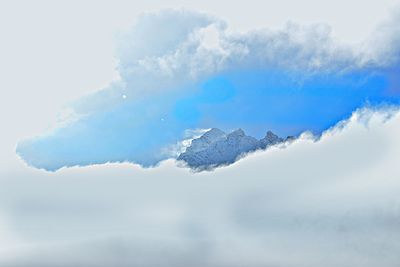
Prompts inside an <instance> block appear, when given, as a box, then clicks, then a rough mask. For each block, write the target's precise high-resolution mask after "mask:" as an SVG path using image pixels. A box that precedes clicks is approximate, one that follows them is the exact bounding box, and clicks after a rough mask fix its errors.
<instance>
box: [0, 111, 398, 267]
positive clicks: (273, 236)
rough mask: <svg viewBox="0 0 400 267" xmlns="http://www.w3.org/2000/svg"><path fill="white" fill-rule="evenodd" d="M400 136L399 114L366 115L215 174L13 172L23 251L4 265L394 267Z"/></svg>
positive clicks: (169, 167)
mask: <svg viewBox="0 0 400 267" xmlns="http://www.w3.org/2000/svg"><path fill="white" fill-rule="evenodd" d="M399 131H400V113H398V111H397V110H395V109H386V110H383V111H382V110H381V111H371V110H361V111H359V112H357V113H356V114H354V116H352V118H351V119H350V120H349V121H348V122H347V123H343V124H341V125H340V127H339V128H335V129H332V130H330V131H329V132H327V133H326V134H324V135H323V136H322V138H321V139H320V140H319V141H318V142H315V141H314V140H313V139H312V138H310V137H309V136H307V135H305V136H304V137H303V138H301V139H300V140H298V141H296V142H294V143H293V144H291V145H289V146H288V147H287V148H286V149H279V148H273V149H270V150H268V151H265V152H259V153H255V154H252V155H249V156H248V157H246V158H245V159H243V160H241V161H239V162H237V163H235V164H233V165H232V166H229V167H226V168H220V169H217V170H215V171H214V172H203V173H196V174H195V173H192V172H190V171H189V170H187V169H183V168H178V167H176V166H175V163H174V162H173V161H166V162H164V163H162V164H161V166H160V167H158V168H153V169H141V168H140V167H137V166H134V165H130V164H109V165H101V166H91V167H85V168H69V169H62V170H61V171H59V172H57V173H51V174H50V173H45V172H42V171H38V170H34V169H28V168H21V169H20V170H14V171H12V172H9V173H8V175H6V176H3V177H2V178H1V180H0V184H1V186H0V188H1V189H0V203H1V205H0V209H1V210H2V211H3V215H4V216H6V217H5V218H7V221H8V222H10V224H11V225H12V226H13V227H12V229H11V230H12V231H13V232H14V233H15V234H16V235H17V236H18V237H19V242H20V243H19V244H20V247H19V249H18V246H17V247H15V246H14V249H13V250H12V252H13V254H11V255H15V257H13V258H12V259H10V258H8V259H7V260H6V259H3V258H2V259H1V260H2V261H3V262H2V266H7V267H9V266H10V267H11V266H22V265H29V266H54V265H56V266H66V267H67V266H68V267H69V266H75V267H76V266H88V265H89V266H115V265H118V266H188V265H190V266H203V267H204V266H243V265H245V266H276V265H278V266H316V267H319V266H327V267H329V266H335V267H339V266H366V267H368V266H385V267H386V266H387V267H389V266H397V264H398V262H399V256H398V255H399V252H400V246H399V244H398V239H399V237H400V230H399V228H398V221H399V219H400V197H399V194H398V191H399V188H400V181H399V177H400V168H399V167H398V155H399V154H400V140H399V139H398V137H397V133H398V132H399ZM0 262H1V261H0Z"/></svg>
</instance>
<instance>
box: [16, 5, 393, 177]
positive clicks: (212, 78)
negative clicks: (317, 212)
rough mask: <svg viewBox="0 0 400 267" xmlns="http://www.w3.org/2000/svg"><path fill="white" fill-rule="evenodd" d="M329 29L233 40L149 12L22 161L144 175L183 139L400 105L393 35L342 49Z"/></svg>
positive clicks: (193, 15) (276, 128)
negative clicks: (119, 167) (101, 76)
mask: <svg viewBox="0 0 400 267" xmlns="http://www.w3.org/2000/svg"><path fill="white" fill-rule="evenodd" d="M397 21H398V19H397V16H395V15H393V18H392V21H390V19H389V20H388V22H387V23H388V24H389V25H391V24H390V23H392V24H393V27H394V28H395V27H396V25H397V24H396V22H397ZM382 23H383V22H382ZM380 27H381V28H383V26H380ZM333 29H334V28H332V26H330V25H329V24H326V23H325V24H324V23H323V22H319V23H317V22H315V23H313V24H310V25H301V24H298V23H296V22H291V21H288V22H287V23H286V24H285V25H283V28H282V29H277V30H274V29H270V28H263V29H253V30H247V31H243V30H242V31H239V30H236V31H235V30H234V29H232V27H231V26H229V22H227V21H225V20H223V19H220V18H218V17H216V16H215V15H209V14H207V13H204V12H203V13H201V12H200V11H191V10H185V9H180V10H172V9H169V10H161V11H158V12H152V13H147V14H142V15H140V16H139V17H138V18H137V20H136V21H135V22H134V24H133V26H132V27H131V28H130V29H127V30H126V31H125V32H121V33H120V34H119V35H118V37H117V39H118V42H117V45H116V48H115V51H116V52H115V55H116V61H117V63H116V68H115V71H116V72H117V73H118V78H116V79H114V80H112V81H111V82H110V83H109V85H106V86H105V87H104V88H99V90H98V91H97V92H93V93H89V94H87V95H86V96H84V97H82V98H80V99H77V100H75V101H72V103H70V104H69V105H68V106H67V108H68V109H67V111H66V117H67V118H66V121H65V122H64V125H61V126H57V125H56V126H55V127H54V128H53V129H52V130H50V131H47V132H43V133H41V134H40V135H39V136H36V137H35V136H32V137H30V138H25V139H23V140H21V141H20V142H19V143H18V146H17V153H18V155H19V156H20V157H21V158H23V159H24V160H25V161H26V162H27V163H28V164H29V165H31V166H34V167H37V168H43V169H46V170H50V171H54V170H57V169H60V168H62V167H68V166H85V165H90V164H101V163H106V162H126V161H127V162H132V163H138V164H140V165H142V166H145V167H148V166H154V165H156V164H158V163H159V162H160V161H162V160H165V159H168V158H171V157H173V156H171V154H172V153H171V152H168V148H169V147H172V146H173V145H174V144H176V143H178V142H179V141H180V140H182V139H184V138H185V133H187V131H188V130H192V131H193V130H196V129H208V128H214V127H215V128H221V129H222V130H224V131H228V132H229V131H232V130H235V129H238V128H242V129H244V130H245V131H246V132H247V133H248V134H250V135H252V136H255V137H257V138H262V137H263V136H264V135H265V133H266V132H267V131H268V130H272V131H273V132H275V133H277V134H278V135H280V136H284V137H285V136H289V135H290V136H298V135H299V134H301V133H302V132H304V131H311V132H312V133H314V134H316V135H319V134H321V133H322V132H323V131H324V130H327V129H329V128H330V127H332V126H334V125H335V124H336V123H338V122H339V121H341V120H343V119H346V118H348V117H349V116H350V115H351V113H352V112H353V111H354V110H355V109H357V108H361V107H364V106H369V105H370V106H379V105H390V104H395V105H396V104H398V103H399V100H400V95H399V93H400V92H399V90H398V86H399V84H398V81H397V80H396V79H393V76H394V75H395V74H394V73H396V70H397V69H398V64H399V61H398V54H399V53H398V52H399V50H398V47H397V45H396V33H397V32H396V31H395V30H396V29H392V30H391V32H387V33H386V35H385V37H384V36H383V35H377V36H373V37H371V38H372V39H371V41H375V42H380V41H385V42H387V44H390V45H391V46H385V47H382V48H375V50H372V51H371V50H368V49H363V45H360V44H359V45H356V46H354V45H353V46H352V45H351V44H349V43H347V44H346V43H342V42H340V41H337V40H336V39H335V38H334V34H333ZM379 29H380V28H379V25H378V26H377V30H379ZM374 38H375V39H374ZM348 42H349V41H348ZM367 42H368V40H366V41H364V43H363V44H365V45H366V44H367ZM392 44H393V45H392Z"/></svg>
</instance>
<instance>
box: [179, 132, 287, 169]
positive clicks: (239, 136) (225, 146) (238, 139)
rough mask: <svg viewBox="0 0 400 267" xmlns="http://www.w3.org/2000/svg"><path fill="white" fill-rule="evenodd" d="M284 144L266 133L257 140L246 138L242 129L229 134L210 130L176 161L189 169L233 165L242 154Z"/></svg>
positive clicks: (279, 139) (269, 133)
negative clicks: (182, 162)
mask: <svg viewBox="0 0 400 267" xmlns="http://www.w3.org/2000/svg"><path fill="white" fill-rule="evenodd" d="M281 142H284V139H283V138H280V137H279V136H277V135H275V134H274V133H272V132H271V131H268V132H267V134H266V135H265V137H264V138H262V139H261V140H257V139H256V138H254V137H251V136H248V135H246V134H245V132H244V131H243V130H242V129H238V130H236V131H233V132H231V133H229V134H226V133H225V132H223V131H221V130H220V129H217V128H212V129H211V130H209V131H207V132H206V133H205V134H203V135H202V136H201V137H199V138H197V139H194V140H193V141H192V143H191V145H190V146H189V147H187V148H186V151H185V152H184V153H182V154H180V155H179V157H178V160H181V161H184V162H185V163H186V164H187V165H188V166H189V167H190V168H193V169H199V170H203V169H207V168H212V167H218V166H221V165H229V164H232V163H234V162H235V161H236V160H237V159H238V158H239V157H240V156H241V155H242V154H245V153H248V152H251V151H255V150H257V149H266V148H267V147H269V146H272V145H275V144H278V143H281Z"/></svg>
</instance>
